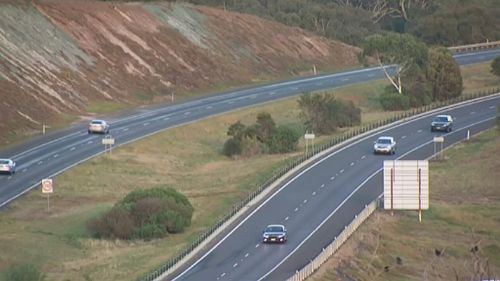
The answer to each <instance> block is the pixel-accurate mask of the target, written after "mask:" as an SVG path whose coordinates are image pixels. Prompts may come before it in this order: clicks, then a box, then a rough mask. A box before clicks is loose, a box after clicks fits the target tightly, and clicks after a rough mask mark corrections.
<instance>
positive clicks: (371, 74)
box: [367, 73, 375, 77]
mask: <svg viewBox="0 0 500 281" xmlns="http://www.w3.org/2000/svg"><path fill="white" fill-rule="evenodd" d="M367 76H368V77H373V76H375V74H373V73H370V74H368V75H367Z"/></svg>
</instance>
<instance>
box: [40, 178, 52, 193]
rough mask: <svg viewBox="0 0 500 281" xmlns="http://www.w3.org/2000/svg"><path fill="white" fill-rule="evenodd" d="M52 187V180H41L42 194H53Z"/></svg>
mask: <svg viewBox="0 0 500 281" xmlns="http://www.w3.org/2000/svg"><path fill="white" fill-rule="evenodd" d="M53 192H54V187H53V186H52V179H43V180H42V193H53Z"/></svg>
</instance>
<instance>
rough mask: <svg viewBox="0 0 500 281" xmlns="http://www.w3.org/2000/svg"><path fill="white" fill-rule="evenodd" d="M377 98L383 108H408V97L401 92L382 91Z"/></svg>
mask: <svg viewBox="0 0 500 281" xmlns="http://www.w3.org/2000/svg"><path fill="white" fill-rule="evenodd" d="M378 99H379V101H380V105H382V108H383V109H384V110H405V109H408V108H410V99H409V97H408V96H406V95H403V94H399V93H394V92H384V93H382V94H380V96H379V98H378Z"/></svg>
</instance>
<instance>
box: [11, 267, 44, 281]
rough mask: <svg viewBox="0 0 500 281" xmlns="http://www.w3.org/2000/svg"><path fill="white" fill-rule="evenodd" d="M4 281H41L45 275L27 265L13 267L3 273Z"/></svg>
mask: <svg viewBox="0 0 500 281" xmlns="http://www.w3.org/2000/svg"><path fill="white" fill-rule="evenodd" d="M5 276H6V278H7V279H6V280H9V281H43V280H46V278H45V275H44V274H43V273H41V272H40V271H39V270H38V269H37V268H36V267H35V266H33V265H32V264H29V263H25V264H19V265H14V266H11V267H10V268H8V269H7V270H6V272H5Z"/></svg>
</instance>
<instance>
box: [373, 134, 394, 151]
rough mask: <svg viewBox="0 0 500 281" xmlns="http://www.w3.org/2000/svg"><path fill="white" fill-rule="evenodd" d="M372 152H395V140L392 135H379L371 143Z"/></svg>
mask: <svg viewBox="0 0 500 281" xmlns="http://www.w3.org/2000/svg"><path fill="white" fill-rule="evenodd" d="M373 153H374V154H377V153H384V154H395V153H396V141H395V140H394V138H393V137H379V138H378V139H377V140H376V141H375V143H374V144H373Z"/></svg>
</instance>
